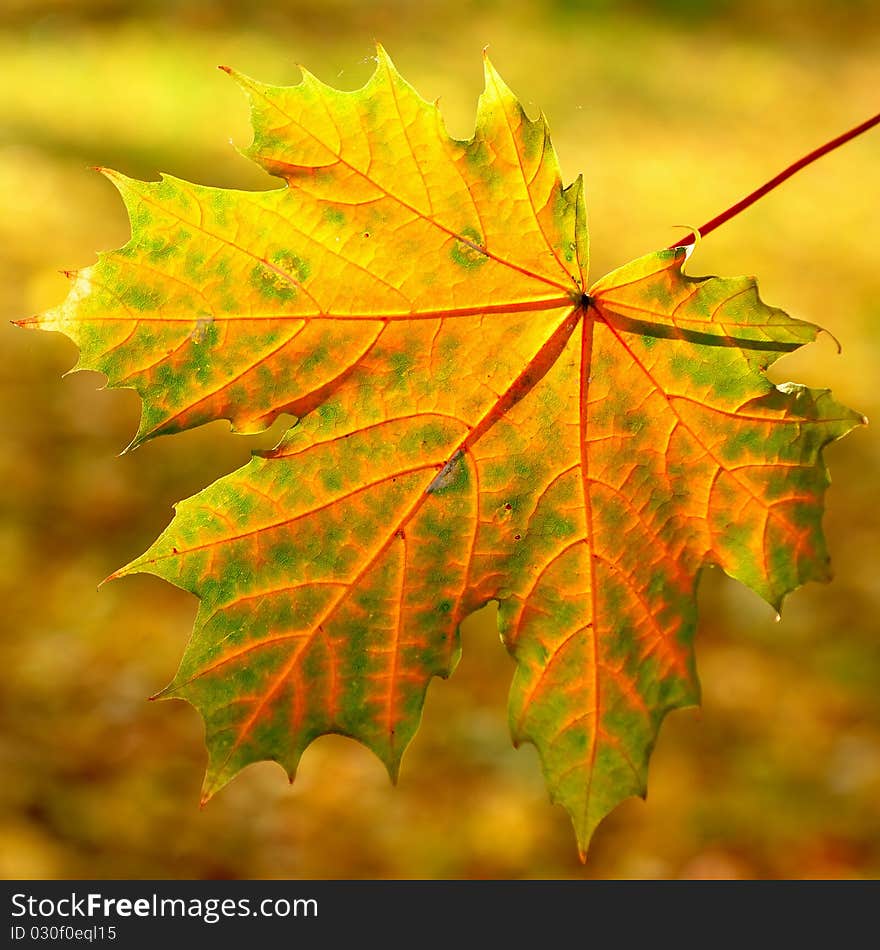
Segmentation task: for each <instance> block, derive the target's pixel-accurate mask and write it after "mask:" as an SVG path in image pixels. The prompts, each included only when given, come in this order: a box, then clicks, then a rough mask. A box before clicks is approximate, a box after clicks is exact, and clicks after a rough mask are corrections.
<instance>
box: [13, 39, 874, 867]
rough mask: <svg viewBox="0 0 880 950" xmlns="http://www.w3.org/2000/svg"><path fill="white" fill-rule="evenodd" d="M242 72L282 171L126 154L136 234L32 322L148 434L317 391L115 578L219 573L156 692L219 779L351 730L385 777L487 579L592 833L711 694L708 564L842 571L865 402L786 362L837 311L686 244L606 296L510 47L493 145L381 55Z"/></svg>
mask: <svg viewBox="0 0 880 950" xmlns="http://www.w3.org/2000/svg"><path fill="white" fill-rule="evenodd" d="M227 71H229V72H231V70H227ZM233 76H234V78H235V79H236V80H237V81H238V82H239V84H240V85H241V86H242V87H243V89H244V90H245V92H246V93H247V95H248V97H249V98H250V102H251V107H252V120H253V126H254V140H253V144H252V145H251V146H250V148H249V150H248V152H247V154H248V155H249V156H250V157H251V158H253V160H255V161H256V162H258V163H259V164H261V165H262V166H263V167H264V168H265V169H266V170H267V171H269V172H270V173H271V174H273V175H276V176H279V177H281V178H283V179H284V180H285V186H284V187H282V188H280V189H278V190H274V191H268V192H256V193H252V192H244V191H231V190H225V189H219V188H210V187H204V186H200V185H194V184H189V183H187V182H184V181H180V180H178V179H175V178H172V177H168V176H163V177H162V179H161V181H159V182H139V181H133V180H130V179H128V178H125V177H123V176H122V175H119V174H117V173H115V172H109V171H106V172H105V174H107V176H108V177H109V178H110V179H111V181H113V183H114V184H115V185H116V187H117V188H118V189H119V191H120V192H121V194H122V197H123V199H124V201H125V203H126V206H127V208H128V212H129V216H130V218H131V229H132V235H131V240H130V241H129V242H128V243H127V244H126V245H125V246H124V247H122V248H120V249H119V250H116V251H113V252H111V253H104V254H101V255H100V256H99V260H98V263H97V264H96V265H94V266H93V267H90V268H87V269H85V270H83V271H81V272H79V273H78V274H76V275H75V276H74V283H73V285H72V289H71V291H70V294H69V296H68V298H67V300H66V301H65V303H63V304H62V305H61V306H60V307H58V308H56V309H54V310H52V311H49V312H48V313H46V314H44V315H42V316H40V317H37V318H34V319H33V320H31V321H22V323H23V324H26V325H30V326H36V327H39V328H41V329H46V330H58V331H61V332H63V333H65V334H66V335H67V336H69V337H70V338H71V339H73V340H74V341H75V342H76V343H77V344H78V345H79V348H80V353H81V355H80V360H79V362H78V364H77V368H84V369H92V370H99V371H101V372H102V373H104V374H106V376H107V378H108V382H109V385H110V386H111V387H128V388H133V389H135V390H136V391H137V392H138V393H139V394H140V396H141V398H142V400H143V414H142V420H141V424H140V428H139V431H138V434H137V436H136V438H135V440H134V443H133V445H137V444H139V443H141V442H143V441H144V440H146V439H149V438H152V437H155V436H157V435H160V434H164V433H171V432H176V431H180V430H183V429H187V428H190V427H192V426H196V425H200V424H202V423H205V422H209V421H211V420H214V419H217V418H225V419H228V420H230V422H231V423H232V426H233V428H234V429H235V430H236V431H239V432H255V431H259V430H261V429H264V428H265V427H267V426H268V425H270V424H271V423H272V422H273V421H274V420H275V419H276V418H277V417H278V416H279V415H280V414H282V413H289V414H291V415H293V416H295V417H297V418H298V421H297V422H296V424H294V425H292V426H291V428H290V429H289V431H288V432H287V434H286V436H285V437H284V439H283V440H282V441H281V443H280V444H279V445H278V446H277V447H276V448H275V449H274V450H272V451H270V452H266V453H258V454H257V455H256V456H255V457H254V458H253V460H252V461H251V462H250V463H249V464H248V465H246V466H244V467H243V468H241V469H240V470H238V471H237V472H234V473H233V474H230V475H228V476H226V477H224V478H221V479H219V480H218V481H217V482H215V483H214V484H213V485H211V486H209V487H208V488H206V489H205V490H204V491H202V492H200V493H199V494H197V495H195V496H193V497H192V498H189V499H187V500H186V501H183V502H182V503H180V504H179V505H178V506H177V508H176V513H175V516H174V519H173V521H172V522H171V524H170V526H169V527H168V528H167V529H166V531H165V532H164V533H163V534H162V535H161V537H160V538H159V539H158V540H157V541H156V542H155V543H154V544H153V545H152V547H151V548H150V549H149V550H148V551H147V552H146V553H145V554H144V555H143V556H141V557H140V558H138V559H137V560H135V561H133V562H132V563H131V564H129V565H128V566H127V567H125V568H123V569H122V570H120V571H119V572H117V575H114V576H119V575H122V574H127V573H132V572H136V571H141V572H149V573H153V574H156V575H158V576H160V577H163V578H165V579H166V580H168V581H170V582H171V583H173V584H176V585H177V586H179V587H181V588H183V589H185V590H188V591H191V592H192V593H194V594H196V595H197V596H198V598H199V600H200V605H199V611H198V616H197V619H196V623H195V630H194V634H193V637H192V639H191V641H190V643H189V645H188V647H187V649H186V652H185V655H184V657H183V660H182V662H181V665H180V669H179V670H178V672H177V675H176V676H175V677H174V679H173V681H172V682H171V684H170V685H169V686H168V687H167V688H166V690H165V691H164V692H163V694H162V695H165V696H174V697H180V698H183V699H186V700H188V701H189V702H191V703H192V704H193V705H195V706H196V707H197V708H198V710H199V711H200V713H201V714H202V716H203V717H204V720H205V723H206V737H207V739H206V741H207V745H208V750H209V766H208V770H207V775H206V779H205V785H204V796H205V798H206V799H207V798H208V797H209V796H210V795H212V794H213V793H214V792H216V791H217V790H218V789H219V788H220V787H222V786H223V785H224V784H225V783H226V782H228V781H229V780H230V779H231V778H232V777H233V776H234V775H235V774H236V773H237V772H238V771H239V770H241V769H242V768H243V767H244V766H246V765H248V764H249V763H252V762H255V761H258V760H262V759H271V760H275V761H278V762H279V763H281V764H282V765H283V767H284V768H285V769H286V770H287V772H288V773H289V775H290V776H291V778H292V777H293V775H294V773H295V770H296V767H297V762H298V760H299V758H300V755H301V753H302V751H303V750H304V749H305V747H306V746H307V745H308V744H309V743H310V742H311V741H312V740H313V739H314V738H316V737H317V736H319V735H321V734H324V733H330V732H333V733H341V734H343V735H347V736H351V737H353V738H355V739H358V740H360V741H361V742H363V743H364V744H366V745H367V746H368V747H369V748H370V749H372V750H373V751H374V752H375V753H376V754H377V755H378V756H379V757H380V758H381V759H382V761H383V762H384V763H385V765H386V766H387V767H388V769H389V771H390V773H391V775H392V777H396V775H397V771H398V767H399V764H400V759H401V755H402V753H403V751H404V749H405V748H406V746H407V743H408V742H409V741H410V739H411V738H412V736H413V734H414V732H415V730H416V728H417V725H418V721H419V717H420V714H421V709H422V705H423V701H424V697H425V691H426V689H427V686H428V683H429V681H430V679H431V678H432V677H434V676H443V677H445V676H448V675H449V674H450V673H451V672H452V670H453V668H454V667H455V664H456V661H457V658H458V655H459V633H458V629H459V625H460V623H461V621H462V620H463V618H464V617H466V616H467V615H468V614H469V613H471V612H472V611H474V610H476V609H478V608H480V607H482V606H484V605H485V604H486V603H487V602H489V601H490V600H496V601H497V602H498V605H499V623H500V628H501V636H502V639H503V641H504V643H505V645H506V647H507V649H508V650H509V652H510V653H511V655H512V656H513V658H514V659H515V661H516V671H515V676H514V679H513V685H512V689H511V695H510V725H511V730H512V734H513V738H514V741H515V742H516V743H519V742H523V741H527V742H531V743H534V745H535V746H537V748H538V751H539V753H540V757H541V761H542V764H543V769H544V772H545V775H546V778H547V782H548V786H549V790H550V794H551V797H552V798H553V799H554V800H556V801H558V802H560V803H561V804H562V805H563V806H564V807H565V808H566V809H567V811H568V812H569V814H570V815H571V818H572V821H573V823H574V827H575V831H576V834H577V839H578V843H579V847H580V850H581V853H582V855H583V853H584V852H585V849H586V846H587V842H588V840H589V838H590V835H591V833H592V831H593V829H594V828H595V826H596V824H597V823H598V822H599V821H600V820H601V818H602V817H603V816H604V815H606V814H607V813H608V812H609V811H610V810H611V809H612V808H613V807H614V806H615V805H616V804H617V803H618V802H619V801H621V800H622V799H623V798H625V797H627V796H630V795H644V793H645V780H646V772H647V764H648V757H649V754H650V751H651V748H652V746H653V743H654V741H655V738H656V735H657V730H658V728H659V725H660V722H661V720H662V719H663V717H664V715H665V714H666V713H667V712H668V711H669V710H671V709H673V708H676V707H680V706H685V705H691V704H694V703H696V702H697V701H698V683H697V677H696V673H695V667H694V655H693V649H692V640H693V636H694V629H695V624H696V603H695V591H696V586H697V581H698V578H699V574H700V571H701V569H702V567H703V566H704V565H706V564H710V563H711V564H716V565H718V566H720V567H721V568H723V570H724V571H726V572H727V574H729V575H730V576H732V577H735V578H737V579H739V580H740V581H742V582H743V583H745V584H747V585H748V586H749V587H751V588H752V589H753V590H755V591H757V592H758V593H759V594H760V595H761V596H763V597H764V598H766V599H767V600H768V601H769V602H770V603H771V604H774V605H776V606H777V607H778V605H779V604H780V603H781V601H782V598H783V597H784V595H785V594H786V593H787V592H788V591H791V590H792V589H793V588H795V587H797V586H798V585H800V584H802V583H804V582H805V581H807V580H823V579H826V578H827V577H828V559H827V554H826V550H825V545H824V541H823V537H822V532H821V525H820V518H821V511H822V499H823V494H824V491H825V487H826V485H827V481H828V479H827V474H826V471H825V468H824V465H823V463H822V459H821V452H822V448H823V446H824V445H825V444H827V443H828V442H829V441H831V440H833V439H835V438H838V437H840V436H842V435H843V434H844V433H846V432H847V431H848V430H849V429H850V428H852V427H853V426H854V425H856V424H858V423H859V422H861V421H862V419H861V417H860V416H859V415H858V414H856V413H854V412H852V411H850V410H848V409H846V408H844V407H842V406H840V405H838V404H836V403H835V402H834V401H833V400H832V398H831V396H830V394H829V393H828V392H827V391H815V390H810V389H807V388H805V387H803V386H797V385H794V384H785V385H780V386H776V385H773V384H772V383H771V382H769V380H768V379H767V378H766V376H765V375H764V371H765V370H766V369H767V367H768V366H769V365H770V364H771V363H772V362H773V361H774V360H775V359H776V358H777V357H779V356H780V355H781V354H784V353H787V352H791V351H793V350H795V349H797V348H798V347H800V346H802V345H803V344H805V343H808V342H809V341H811V340H813V339H814V337H815V335H816V333H817V327H815V326H814V325H812V324H808V323H804V322H801V321H798V320H794V319H792V318H790V317H789V316H787V315H786V314H785V313H783V312H782V311H781V310H777V309H774V308H771V307H768V306H767V305H765V304H764V303H763V302H762V301H761V300H760V298H759V296H758V292H757V289H756V285H755V282H754V280H753V279H750V278H735V279H721V278H717V277H707V278H692V277H689V276H687V275H685V274H684V273H683V271H682V266H683V264H684V261H685V257H686V253H687V252H686V251H685V250H684V249H683V248H681V247H674V248H671V249H667V250H662V251H658V252H655V253H652V254H648V255H646V256H645V257H643V258H641V259H639V260H637V261H634V262H632V263H630V264H627V265H626V266H624V267H622V268H620V269H619V270H616V271H614V272H613V273H611V274H609V275H607V276H606V277H604V278H602V279H601V280H600V281H599V282H598V283H596V284H594V285H593V286H592V287H590V288H589V289H587V283H586V273H587V264H588V261H587V258H588V248H587V231H586V224H585V221H586V218H585V211H584V201H583V192H582V184H581V179H580V178H579V179H578V180H577V181H576V182H575V183H574V184H573V185H570V186H569V187H567V188H565V187H563V186H562V182H561V179H560V172H559V167H558V163H557V159H556V155H555V153H554V151H553V148H552V146H551V144H550V139H549V136H548V132H547V126H546V123H545V122H544V120H543V118H538V119H530V118H529V117H528V116H527V115H526V114H525V112H524V111H523V109H522V107H521V106H520V104H519V103H518V101H517V100H516V98H515V97H514V96H513V94H512V93H511V92H510V91H509V90H508V88H507V87H506V86H505V85H504V83H503V82H502V81H501V79H500V78H499V76H498V74H497V73H496V72H495V71H494V69H493V68H492V66H491V65H490V63H489V61H488V60H486V62H485V90H484V92H483V94H482V96H481V97H480V101H479V107H478V112H477V121H476V128H475V133H474V136H473V138H471V139H470V140H468V141H457V140H455V139H453V138H451V137H450V136H449V135H448V133H447V132H446V130H445V127H444V125H443V123H442V121H441V119H440V115H439V112H438V109H437V106H436V104H431V103H428V102H426V101H424V100H423V99H421V98H420V97H419V96H418V94H417V93H416V92H415V91H414V90H413V89H412V88H411V87H410V86H409V85H408V84H407V83H406V82H405V81H404V80H403V79H402V78H401V77H400V75H399V74H398V73H397V72H396V70H395V69H394V67H393V65H392V64H391V62H390V60H389V59H388V57H387V55H386V54H385V53H384V51H382V50H381V49H380V50H379V52H378V56H377V66H376V70H375V72H374V74H373V76H372V78H371V79H370V80H369V81H368V82H367V83H366V85H365V86H364V87H363V88H362V89H360V90H357V91H355V92H341V91H337V90H335V89H332V88H330V87H328V86H326V85H324V84H322V83H321V82H319V81H318V80H317V79H315V78H314V77H313V76H311V75H310V74H308V73H307V72H305V71H304V72H303V76H302V81H301V82H300V83H299V84H298V85H295V86H292V87H285V88H278V87H274V86H268V85H262V84H260V83H258V82H256V81H254V80H252V79H249V78H246V77H244V76H241V75H238V74H236V73H233Z"/></svg>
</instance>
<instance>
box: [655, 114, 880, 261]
mask: <svg viewBox="0 0 880 950" xmlns="http://www.w3.org/2000/svg"><path fill="white" fill-rule="evenodd" d="M875 125H880V112H878V113H877V115H875V116H872V117H871V118H870V119H866V120H865V121H864V122H862V123H861V124H860V125H857V126H855V127H854V128H852V129H850V130H849V131H848V132H844V133H843V135H838V136H837V138H835V139H831V141H830V142H826V143H825V144H824V145H821V146H819V148H817V149H814V150H813V151H812V152H810V153H809V154H808V155H804V157H803V158H800V159H798V160H797V161H796V162H795V163H794V164H793V165H789V166H788V168H786V169H785V170H784V171H781V172H780V173H779V174H778V175H776V176H775V177H774V178H771V179H770V181H768V182H767V183H766V184H764V185H761V187H760V188H756V189H755V190H754V191H753V192H752V193H751V194H749V195H746V197H745V198H743V199H742V200H740V201H737V203H736V204H735V205H731V206H730V207H729V208H728V209H727V210H726V211H722V212H721V214H718V215H716V216H715V217H714V218H711V219H710V220H709V221H707V222H706V223H705V224H704V225H702V226H701V227H700V228H699V232H700V237H705V236H706V235H707V234H710V233H711V232H712V231H714V230H715V228H718V227H720V226H721V225H722V224H724V222H725V221H729V220H730V219H731V218H735V217H736V216H737V215H738V214H739V213H740V211H745V209H746V208H748V207H749V205H753V204H754V203H755V202H756V201H757V200H758V199H759V198H763V197H764V195H766V194H767V193H768V192H771V191H773V189H774V188H776V187H778V186H779V185H781V184H782V183H783V182H784V181H785V180H786V178H791V176H792V175H794V174H795V172H799V171H800V170H801V169H802V168H806V167H807V165H811V164H812V163H813V162H815V161H816V159H818V158H821V157H822V156H823V155H827V154H828V153H829V152H833V151H834V149H836V148H839V147H840V146H841V145H843V144H844V143H846V142H849V141H850V139H854V138H855V137H856V136H858V135H861V134H862V132H867V131H868V129H871V128H873V127H874V126H875ZM695 240H696V235H695V234H694V233H693V232H691V233H690V234H688V235H686V236H685V237H683V238H682V239H681V240H680V241H676V242H675V244H670V245H669V247H670V248H673V247H686V246H687V245H688V244H693V243H694V241H695Z"/></svg>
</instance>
